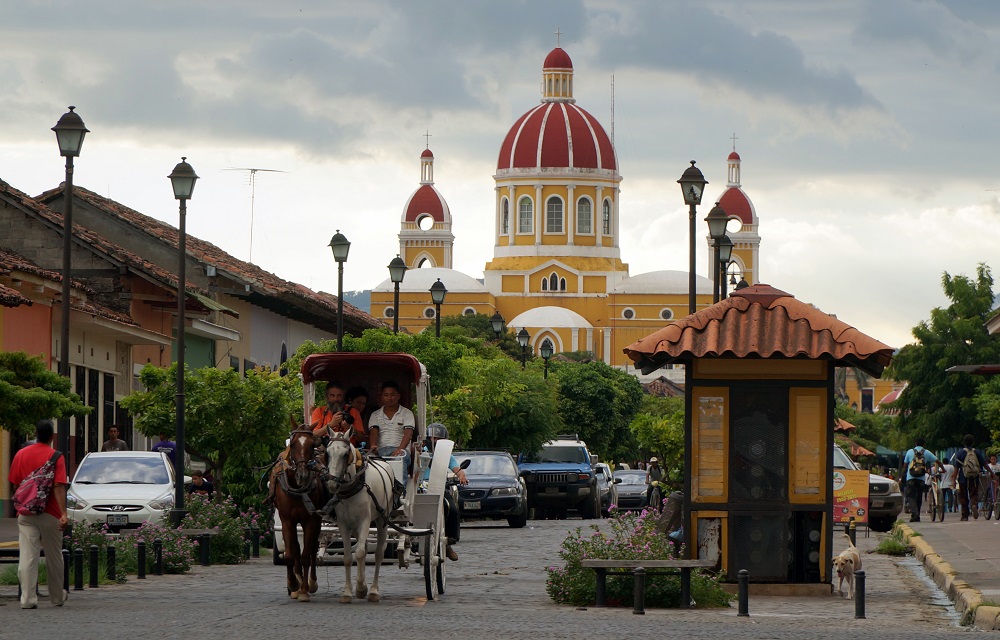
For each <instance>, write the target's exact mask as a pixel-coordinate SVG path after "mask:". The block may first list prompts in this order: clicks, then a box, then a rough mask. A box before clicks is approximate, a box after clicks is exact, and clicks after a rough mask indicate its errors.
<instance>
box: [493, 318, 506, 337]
mask: <svg viewBox="0 0 1000 640" xmlns="http://www.w3.org/2000/svg"><path fill="white" fill-rule="evenodd" d="M505 324H507V321H506V320H504V319H503V316H502V315H500V312H499V311H497V312H496V313H494V314H493V317H492V318H490V327H492V328H493V334H494V335H495V336H496V337H497V340H499V339H500V334H502V333H503V331H504V329H505V328H506V327H505V326H504V325H505Z"/></svg>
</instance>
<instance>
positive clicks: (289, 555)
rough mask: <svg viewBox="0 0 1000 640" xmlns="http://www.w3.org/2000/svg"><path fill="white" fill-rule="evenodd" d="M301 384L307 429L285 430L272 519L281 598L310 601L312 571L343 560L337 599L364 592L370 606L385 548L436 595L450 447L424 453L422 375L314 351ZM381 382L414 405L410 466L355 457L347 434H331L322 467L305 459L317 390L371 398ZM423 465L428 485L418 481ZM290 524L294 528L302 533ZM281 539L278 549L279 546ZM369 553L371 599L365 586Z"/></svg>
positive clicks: (403, 365) (362, 356) (402, 360)
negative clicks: (283, 573)
mask: <svg viewBox="0 0 1000 640" xmlns="http://www.w3.org/2000/svg"><path fill="white" fill-rule="evenodd" d="M301 378H302V383H303V405H304V406H303V417H304V422H303V424H304V425H306V426H305V427H303V428H300V429H294V430H293V431H292V433H291V435H290V438H289V447H290V449H289V460H288V464H287V465H285V468H284V470H282V471H281V473H280V474H278V475H276V476H275V477H276V479H277V480H278V482H277V489H276V491H275V506H276V511H277V515H278V516H279V517H278V518H275V542H276V550H275V552H276V554H277V553H278V552H279V551H282V552H283V553H284V556H285V557H284V560H285V564H286V566H287V567H288V591H289V594H290V595H292V596H293V597H296V598H298V599H299V600H305V601H307V600H309V594H310V593H314V592H315V591H316V588H317V585H316V565H317V564H324V563H328V562H331V561H333V562H336V561H342V562H343V563H344V567H345V573H346V586H345V590H344V593H343V595H342V597H341V602H345V603H346V602H350V601H351V598H352V595H353V596H356V597H358V598H364V597H365V596H366V595H368V599H369V600H371V601H376V602H377V601H378V599H379V595H378V577H379V568H380V565H381V563H382V559H383V554H384V552H385V549H386V548H387V546H389V548H391V549H394V550H395V557H396V559H397V561H398V563H399V566H400V567H401V568H406V567H407V566H408V565H409V563H410V561H411V559H414V558H415V559H416V560H417V561H418V562H420V564H421V565H422V568H423V574H424V584H425V590H426V594H427V598H428V599H429V600H432V599H433V597H434V587H435V586H436V587H437V592H438V593H439V594H443V593H444V590H445V583H446V578H447V567H446V564H445V560H446V549H447V543H448V541H447V537H446V536H445V532H444V494H445V491H446V488H447V487H446V485H447V476H448V472H449V469H448V460H449V458H450V455H451V449H452V446H453V443H452V442H451V441H450V440H440V441H438V443H437V446H436V449H435V455H434V456H433V458H432V457H431V456H430V455H429V454H426V453H423V454H422V446H423V443H424V441H425V436H426V428H427V404H428V399H429V397H430V391H429V388H428V375H427V370H426V368H424V366H423V365H422V364H421V363H420V362H419V361H418V360H417V359H416V358H414V357H413V356H411V355H409V354H405V353H319V354H313V355H311V356H308V357H307V358H306V359H305V361H304V362H303V363H302V368H301ZM389 380H392V381H395V382H396V383H397V384H398V386H399V391H400V395H401V398H400V406H405V407H408V408H412V411H413V414H414V418H415V423H416V427H415V429H414V435H413V438H412V441H411V444H410V459H411V460H412V465H411V466H412V469H405V468H404V459H403V456H399V457H395V458H379V457H378V456H368V455H364V456H362V451H361V450H359V449H357V448H355V447H354V446H353V445H351V443H350V441H349V439H348V438H347V436H346V434H345V435H340V434H334V437H333V438H332V439H331V441H330V442H329V445H328V447H327V448H326V452H327V461H326V468H320V466H321V465H318V464H317V463H316V461H315V459H314V456H313V454H312V451H313V449H314V446H315V445H314V442H313V440H312V439H311V437H312V431H311V429H310V428H309V426H308V425H309V418H310V416H311V414H312V410H313V403H314V401H315V398H316V392H317V386H318V385H323V386H325V384H326V383H329V382H335V381H336V382H340V383H341V384H344V385H347V386H350V387H354V386H362V387H364V388H365V389H366V391H367V392H368V394H369V397H370V398H372V399H376V398H378V397H379V391H380V390H381V388H382V385H383V383H384V382H386V381H389ZM428 467H429V468H430V472H429V479H428V480H427V481H426V482H421V480H422V479H423V477H424V475H425V470H426V469H428ZM392 479H396V480H398V481H399V482H400V483H401V484H403V486H404V487H405V489H404V493H403V495H402V497H400V496H399V494H398V489H399V487H398V486H397V487H396V492H397V493H396V496H395V499H393V482H392ZM358 513H362V514H363V515H361V516H358V515H357V514H358ZM358 518H360V519H358ZM298 526H301V527H302V532H301V533H299V532H298ZM279 537H280V538H281V541H282V543H283V544H280V545H279V543H278V538H279ZM300 545H301V546H300ZM279 546H280V547H281V548H280V549H279V548H278V547H279ZM368 552H373V553H374V554H375V576H374V578H373V581H372V589H371V592H368V589H367V585H365V581H364V574H365V556H366V554H367V553H368ZM414 554H415V555H414ZM355 561H356V563H357V571H358V581H357V589H356V591H355V592H354V593H353V594H352V590H351V584H350V583H351V566H352V564H354V562H355Z"/></svg>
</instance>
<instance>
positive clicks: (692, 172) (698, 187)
mask: <svg viewBox="0 0 1000 640" xmlns="http://www.w3.org/2000/svg"><path fill="white" fill-rule="evenodd" d="M694 163H695V161H694V160H692V161H691V166H690V167H688V168H687V169H685V170H684V173H683V174H681V179H680V180H678V181H677V182H678V183H680V185H681V192H682V193H683V194H684V203H685V204H687V205H688V207H689V209H688V236H689V241H690V246H689V247H688V249H689V253H690V260H689V261H688V313H689V314H691V313H694V312H695V249H694V216H695V207H697V206H698V205H699V204H701V194H702V193H704V191H705V185H706V184H708V181H707V180H705V176H704V175H702V173H701V169H699V168H698V167H696V166H694Z"/></svg>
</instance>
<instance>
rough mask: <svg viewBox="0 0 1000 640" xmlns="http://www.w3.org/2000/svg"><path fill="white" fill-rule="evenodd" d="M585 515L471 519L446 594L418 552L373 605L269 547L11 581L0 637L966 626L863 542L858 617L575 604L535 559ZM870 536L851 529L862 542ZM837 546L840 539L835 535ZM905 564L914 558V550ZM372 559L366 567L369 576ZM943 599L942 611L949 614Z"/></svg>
mask: <svg viewBox="0 0 1000 640" xmlns="http://www.w3.org/2000/svg"><path fill="white" fill-rule="evenodd" d="M578 526H583V527H587V526H589V522H585V521H580V520H563V521H541V522H536V521H532V522H529V524H528V527H526V528H525V529H521V530H515V529H509V528H507V527H506V526H499V525H493V524H492V523H490V524H485V525H475V524H473V525H467V526H464V527H463V530H462V541H461V543H460V544H459V545H457V547H456V549H457V550H458V552H459V554H460V559H459V561H458V562H452V563H449V566H448V570H449V571H448V588H447V593H446V594H445V595H443V596H440V597H439V599H437V600H435V601H433V602H428V601H426V600H425V598H424V583H423V575H422V571H421V568H420V567H419V565H412V566H411V567H410V568H408V569H406V570H401V569H399V568H398V567H397V566H396V565H395V564H393V565H390V566H387V567H385V568H384V570H383V574H382V581H381V583H382V584H381V589H382V597H383V600H382V602H381V603H379V604H371V603H368V602H366V601H355V603H354V604H351V605H342V604H340V603H339V602H337V599H338V598H339V594H340V590H341V588H342V584H343V575H344V574H343V568H342V567H339V566H330V567H320V569H319V583H320V588H319V592H318V593H317V594H315V596H314V598H313V601H312V602H310V603H298V602H295V601H292V600H290V599H289V598H288V597H287V595H286V593H285V585H284V580H285V579H284V573H285V570H284V568H283V567H275V566H273V565H272V564H271V559H270V557H269V556H265V557H262V558H260V559H257V560H253V561H251V562H249V563H247V564H244V565H238V566H213V567H195V568H194V569H193V570H192V572H191V573H189V574H187V575H181V576H159V577H158V576H150V577H149V578H148V579H146V580H142V581H140V580H136V579H135V578H134V577H133V578H131V579H130V581H129V582H128V583H127V584H123V585H115V586H108V587H100V588H98V589H85V590H83V591H73V592H71V595H70V599H69V601H68V602H67V604H66V606H65V607H64V608H62V609H55V608H52V607H51V606H49V604H48V602H47V600H44V599H43V600H41V601H40V603H39V608H38V609H37V610H33V611H22V610H20V609H19V608H18V604H17V601H16V600H15V599H14V597H13V596H14V594H15V592H16V587H15V588H12V587H2V588H0V596H2V597H0V619H2V621H3V623H2V625H0V638H41V637H56V636H62V635H65V634H69V635H70V636H72V637H74V638H102V639H113V638H132V637H135V636H136V635H137V630H144V632H143V633H142V634H143V635H145V634H146V633H150V632H151V633H152V635H153V636H154V637H156V638H196V637H197V638H212V639H213V640H217V639H222V638H272V637H274V636H275V634H276V633H277V630H278V629H279V628H280V629H283V632H282V634H281V635H284V636H289V637H300V638H320V637H347V638H357V637H362V636H363V634H367V633H375V634H389V635H391V637H399V636H402V637H413V638H421V639H424V638H462V639H463V640H474V639H476V638H477V637H480V636H482V635H483V634H484V633H493V634H500V637H503V638H532V639H541V638H581V637H605V638H628V637H636V638H640V637H651V636H653V635H657V636H662V637H680V636H684V637H687V638H713V639H718V638H720V637H723V636H724V637H727V638H838V639H843V638H845V637H862V638H867V637H878V638H907V639H908V640H912V638H913V637H915V636H917V635H919V636H923V637H928V634H930V637H937V636H939V635H941V634H946V633H947V634H950V633H970V632H971V633H975V631H970V630H968V629H965V628H961V627H958V626H957V625H956V616H954V614H953V609H951V607H950V606H942V605H941V604H940V600H939V599H938V600H937V602H938V603H937V604H935V597H934V594H933V593H932V591H931V590H930V588H929V587H928V586H926V585H925V583H924V582H922V581H921V579H920V578H919V577H918V576H917V575H916V574H915V573H914V572H913V570H912V569H910V568H907V567H905V566H900V565H898V564H897V563H896V562H894V561H893V560H892V559H891V558H888V557H886V556H881V555H875V554H864V569H865V570H866V573H867V577H868V591H867V619H865V620H855V619H854V603H853V601H849V600H843V599H841V598H839V597H837V596H831V597H819V598H817V597H813V598H788V597H751V599H750V617H749V618H738V617H737V615H736V613H737V610H736V608H735V605H734V606H733V608H730V609H706V610H698V609H693V610H689V611H681V610H656V609H648V610H647V614H646V615H645V616H637V615H634V614H633V613H632V611H631V609H629V608H623V609H596V608H587V609H575V608H573V607H565V606H557V605H554V604H552V603H551V601H550V600H549V599H548V596H547V595H546V594H545V571H544V568H545V567H546V566H548V565H552V564H556V563H558V561H559V559H558V550H559V544H560V543H561V542H562V540H563V538H564V536H565V534H566V532H567V531H568V530H570V529H573V528H575V527H578ZM876 543H877V539H876V537H875V536H874V534H873V537H871V538H867V539H866V538H859V540H858V547H859V548H860V549H861V551H862V553H864V552H865V551H866V550H868V549H871V548H872V547H874V545H875V544H876ZM836 548H837V549H840V548H842V545H841V544H840V543H839V542H838V543H837V545H836ZM910 564H911V565H913V564H914V563H913V561H912V560H910ZM371 574H372V567H371V566H369V567H368V570H367V575H368V580H369V583H370V581H371ZM949 612H951V613H949Z"/></svg>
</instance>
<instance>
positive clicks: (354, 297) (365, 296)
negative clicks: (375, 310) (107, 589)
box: [344, 289, 372, 313]
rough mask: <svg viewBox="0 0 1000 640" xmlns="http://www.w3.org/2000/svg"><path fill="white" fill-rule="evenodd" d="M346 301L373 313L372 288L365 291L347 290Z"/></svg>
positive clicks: (345, 293)
mask: <svg viewBox="0 0 1000 640" xmlns="http://www.w3.org/2000/svg"><path fill="white" fill-rule="evenodd" d="M344 302H349V303H350V304H353V305H354V306H355V307H357V308H358V309H361V310H362V311H364V312H365V313H371V307H372V290H371V289H365V290H364V291H345V292H344Z"/></svg>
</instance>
